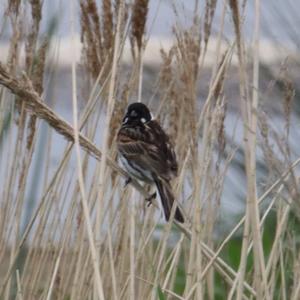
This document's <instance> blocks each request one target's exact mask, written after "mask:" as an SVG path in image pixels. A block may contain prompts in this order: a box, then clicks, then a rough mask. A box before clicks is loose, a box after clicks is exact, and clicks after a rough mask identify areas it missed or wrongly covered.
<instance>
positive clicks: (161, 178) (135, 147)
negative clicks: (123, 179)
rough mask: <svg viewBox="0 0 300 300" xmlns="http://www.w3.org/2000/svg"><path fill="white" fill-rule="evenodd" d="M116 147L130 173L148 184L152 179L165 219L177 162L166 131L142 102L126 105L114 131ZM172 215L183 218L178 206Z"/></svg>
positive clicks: (180, 220)
mask: <svg viewBox="0 0 300 300" xmlns="http://www.w3.org/2000/svg"><path fill="white" fill-rule="evenodd" d="M117 148H118V152H119V156H120V160H121V162H122V164H123V165H124V167H125V169H126V170H127V172H128V173H129V174H130V176H132V177H134V178H136V179H138V180H142V181H144V182H147V183H150V184H153V183H155V185H156V187H157V190H158V192H159V194H160V198H161V202H162V206H163V209H164V214H165V217H166V220H167V221H168V220H169V218H170V214H171V210H172V206H173V203H174V195H173V192H172V188H171V184H170V180H171V179H172V178H174V177H176V176H177V170H178V165H177V161H176V155H175V152H174V149H173V146H172V144H171V142H170V139H169V137H168V135H167V134H166V133H165V132H164V130H163V129H162V128H161V126H160V125H159V123H158V122H157V121H155V120H153V119H152V116H151V113H150V111H149V109H148V107H147V106H146V105H145V104H143V103H139V102H137V103H132V104H130V105H129V106H128V108H127V112H126V114H125V116H124V118H123V123H122V126H121V128H120V129H119V132H118V135H117ZM174 218H175V220H177V221H178V222H181V223H183V222H184V218H183V215H182V213H181V211H180V210H179V208H178V207H176V210H175V215H174Z"/></svg>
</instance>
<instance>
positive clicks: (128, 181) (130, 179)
mask: <svg viewBox="0 0 300 300" xmlns="http://www.w3.org/2000/svg"><path fill="white" fill-rule="evenodd" d="M131 181H132V178H131V177H128V178H127V179H126V180H125V184H124V188H125V187H126V186H127V185H128V184H129V183H130V182H131Z"/></svg>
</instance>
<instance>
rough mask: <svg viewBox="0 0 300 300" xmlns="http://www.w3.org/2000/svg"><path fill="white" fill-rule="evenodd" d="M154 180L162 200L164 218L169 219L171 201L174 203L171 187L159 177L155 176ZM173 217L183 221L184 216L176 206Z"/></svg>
mask: <svg viewBox="0 0 300 300" xmlns="http://www.w3.org/2000/svg"><path fill="white" fill-rule="evenodd" d="M154 181H155V184H156V187H157V190H158V192H159V195H160V199H161V202H162V206H163V209H164V213H165V217H166V220H167V221H169V219H170V215H171V210H172V207H173V203H174V195H173V192H172V187H171V185H170V183H169V182H166V181H162V180H161V179H159V178H157V177H156V178H155V180H154ZM174 219H175V220H176V221H178V222H180V223H184V217H183V215H182V213H181V211H180V209H179V207H178V206H177V207H176V210H175V215H174Z"/></svg>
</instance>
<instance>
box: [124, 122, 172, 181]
mask: <svg viewBox="0 0 300 300" xmlns="http://www.w3.org/2000/svg"><path fill="white" fill-rule="evenodd" d="M118 149H119V151H120V152H121V153H122V154H123V155H125V156H127V157H128V158H131V159H134V160H135V163H137V164H139V165H140V166H142V167H143V168H146V169H148V170H149V171H151V172H154V173H155V174H157V175H158V176H160V177H162V178H164V179H166V180H169V179H171V178H172V177H174V176H176V175H177V168H178V167H177V161H176V155H175V152H174V150H173V147H172V144H171V143H170V141H169V137H168V136H167V135H166V134H165V132H164V131H163V129H162V128H161V127H160V125H159V124H158V123H157V122H156V121H150V122H148V123H147V124H146V125H145V126H144V127H140V128H133V127H124V128H121V129H120V131H119V133H118Z"/></svg>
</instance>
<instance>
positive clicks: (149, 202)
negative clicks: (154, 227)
mask: <svg viewBox="0 0 300 300" xmlns="http://www.w3.org/2000/svg"><path fill="white" fill-rule="evenodd" d="M155 198H156V192H154V193H153V194H152V195H151V196H150V197H148V198H146V199H145V200H146V201H147V202H148V203H147V207H149V206H150V205H151V204H152V200H153V199H155Z"/></svg>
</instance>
